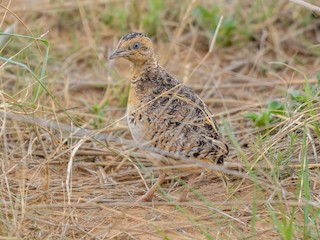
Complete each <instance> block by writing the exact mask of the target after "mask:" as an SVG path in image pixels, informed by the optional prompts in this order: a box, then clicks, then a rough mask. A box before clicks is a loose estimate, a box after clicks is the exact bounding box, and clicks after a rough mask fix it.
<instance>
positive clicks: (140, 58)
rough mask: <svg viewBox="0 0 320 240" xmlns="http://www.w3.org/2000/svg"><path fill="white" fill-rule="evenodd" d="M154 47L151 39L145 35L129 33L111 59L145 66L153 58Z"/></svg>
mask: <svg viewBox="0 0 320 240" xmlns="http://www.w3.org/2000/svg"><path fill="white" fill-rule="evenodd" d="M153 55H154V53H153V45H152V42H151V39H150V38H148V37H147V35H145V34H144V33H137V32H133V33H128V34H126V35H124V36H123V37H122V38H121V39H120V41H119V43H118V46H117V48H116V50H115V51H114V52H113V53H112V54H111V55H110V57H109V59H114V58H125V59H127V60H129V61H131V62H132V63H133V64H138V65H139V64H143V63H145V62H146V61H147V60H148V59H149V58H150V57H153Z"/></svg>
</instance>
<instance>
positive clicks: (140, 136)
mask: <svg viewBox="0 0 320 240" xmlns="http://www.w3.org/2000/svg"><path fill="white" fill-rule="evenodd" d="M127 121H128V126H129V130H130V133H131V135H132V138H133V140H134V141H135V142H136V143H138V144H139V145H140V144H141V145H146V144H148V142H150V139H148V136H147V134H146V133H147V129H148V124H147V123H146V122H144V121H143V119H142V117H141V114H140V113H128V117H127Z"/></svg>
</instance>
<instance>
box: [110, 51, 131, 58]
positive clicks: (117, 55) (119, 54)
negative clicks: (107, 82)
mask: <svg viewBox="0 0 320 240" xmlns="http://www.w3.org/2000/svg"><path fill="white" fill-rule="evenodd" d="M128 55H129V53H128V52H127V51H126V50H124V49H121V48H118V49H117V50H115V51H114V52H113V53H112V54H111V55H110V57H109V59H114V58H120V57H126V56H128Z"/></svg>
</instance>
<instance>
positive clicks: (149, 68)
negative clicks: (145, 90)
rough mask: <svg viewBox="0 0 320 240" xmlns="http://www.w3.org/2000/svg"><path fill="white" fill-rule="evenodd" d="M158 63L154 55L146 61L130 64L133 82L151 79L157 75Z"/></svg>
mask: <svg viewBox="0 0 320 240" xmlns="http://www.w3.org/2000/svg"><path fill="white" fill-rule="evenodd" d="M157 68H158V61H157V59H156V57H155V56H154V55H152V56H151V57H149V58H148V59H147V60H146V61H143V62H135V63H132V74H133V78H132V79H133V81H134V80H137V79H140V78H143V77H147V78H149V79H153V78H154V77H155V76H156V74H157Z"/></svg>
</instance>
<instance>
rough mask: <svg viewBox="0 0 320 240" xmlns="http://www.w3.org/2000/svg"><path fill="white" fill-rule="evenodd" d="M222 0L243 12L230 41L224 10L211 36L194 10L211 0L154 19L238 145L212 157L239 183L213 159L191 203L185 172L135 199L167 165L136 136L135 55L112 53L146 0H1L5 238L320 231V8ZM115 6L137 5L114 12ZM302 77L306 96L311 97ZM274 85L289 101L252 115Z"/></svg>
mask: <svg viewBox="0 0 320 240" xmlns="http://www.w3.org/2000/svg"><path fill="white" fill-rule="evenodd" d="M151 2H152V1H151ZM154 2H157V1H154ZM160 2H161V1H160ZM223 2H224V1H216V3H215V4H216V5H217V6H220V10H219V13H218V16H220V15H221V14H224V19H225V21H226V20H227V19H228V16H229V15H230V16H236V17H235V21H236V23H237V25H236V28H237V31H236V34H234V35H230V39H228V41H227V42H224V41H223V40H221V39H220V40H219V34H220V33H225V34H227V33H226V31H225V29H224V28H227V26H225V25H223V22H222V25H221V27H220V33H219V34H218V41H217V44H216V45H215V46H214V47H213V48H212V47H210V48H209V42H210V41H209V39H210V38H207V36H208V32H206V31H205V29H203V26H201V25H199V24H196V23H195V19H194V18H193V17H192V16H193V15H192V14H193V9H195V8H196V7H197V6H198V5H199V4H202V5H205V6H207V8H208V9H209V8H210V7H211V6H212V5H211V4H210V1H205V0H204V1H190V2H188V1H185V2H183V3H182V2H179V1H177V2H176V1H167V6H165V8H164V9H163V10H162V11H161V14H160V15H159V16H158V17H159V19H160V20H161V23H160V24H159V25H157V31H156V32H155V33H154V38H155V39H157V40H156V49H157V52H158V56H159V59H160V62H161V63H163V64H164V65H165V66H166V68H167V69H168V70H169V71H170V72H172V73H173V74H174V75H175V76H177V77H178V78H179V79H181V80H183V81H184V82H185V83H186V84H187V85H188V86H190V88H192V89H194V90H195V91H197V93H198V94H199V95H200V96H201V97H203V98H204V99H205V101H206V103H208V104H209V105H210V106H211V109H212V110H213V112H214V113H215V115H216V116H217V118H218V119H219V120H220V124H221V126H223V131H224V135H225V138H226V139H227V141H228V142H229V145H230V148H231V153H230V155H229V157H228V159H227V164H226V165H225V167H223V168H218V167H216V166H212V168H213V169H215V170H218V171H222V172H225V173H226V174H227V176H228V181H227V184H226V185H225V184H224V183H223V182H222V181H221V178H220V177H219V176H218V175H217V174H215V173H212V172H206V173H204V174H202V175H201V177H199V179H198V181H197V182H196V185H195V187H194V189H192V193H191V194H190V201H189V202H187V203H182V204H181V203H178V202H177V198H178V196H179V194H180V192H181V189H182V186H181V185H179V184H178V182H179V181H177V180H178V176H171V177H170V180H168V181H166V183H165V184H164V186H163V187H164V189H163V190H164V191H158V194H157V197H156V198H155V200H154V201H153V202H152V203H143V204H136V203H134V200H135V199H137V198H138V197H139V196H141V195H142V194H143V193H144V192H145V191H146V188H147V187H150V186H151V185H152V182H154V179H155V178H156V176H157V169H156V168H155V167H154V166H153V165H152V164H151V161H150V159H148V153H146V152H145V151H143V150H141V149H139V146H136V145H135V144H134V143H133V142H132V141H131V140H130V139H131V137H130V134H129V132H128V128H127V125H126V121H125V106H126V96H127V92H128V84H129V83H128V80H127V79H128V78H129V64H128V63H127V62H124V61H123V62H122V61H119V62H116V63H111V62H109V61H108V60H106V58H105V55H108V53H110V51H111V50H112V49H113V47H114V45H115V44H116V42H117V40H118V39H119V37H120V35H121V34H122V32H123V31H129V30H140V31H144V30H145V29H144V27H143V26H144V25H143V21H142V22H139V21H138V20H136V19H138V18H139V17H142V18H145V19H147V20H148V21H151V20H152V19H151V20H149V19H148V17H150V16H149V15H143V13H145V12H146V11H144V9H146V8H147V7H148V6H149V5H148V1H141V4H139V2H138V1H132V2H130V3H129V1H112V0H109V1H108V0H105V1H95V3H93V2H92V1H85V0H82V1H67V2H64V1H56V2H54V3H53V1H41V4H40V3H39V1H18V0H16V1H12V2H11V1H8V0H7V1H2V2H1V3H0V4H1V8H0V13H1V15H0V16H2V17H1V23H0V29H1V31H2V32H3V31H5V30H7V31H9V36H1V38H0V56H1V59H0V80H1V82H0V86H1V88H0V89H1V90H0V98H1V107H0V119H1V121H0V125H1V128H0V148H1V151H0V159H1V170H0V183H1V186H0V189H1V192H0V209H1V211H0V234H1V236H0V239H21V238H26V239H250V238H252V239H279V238H281V239H302V238H304V239H308V238H309V239H317V238H319V237H320V224H319V214H320V201H319V199H320V195H319V192H320V176H319V167H320V162H319V155H320V141H319V133H318V132H317V125H319V122H320V111H319V109H320V105H319V88H318V92H316V93H312V94H311V93H310V94H309V93H308V86H309V85H308V84H310V86H311V87H315V86H317V82H318V81H319V80H318V79H317V73H319V70H320V68H319V66H320V60H319V59H320V58H319V56H320V51H319V39H320V32H319V26H320V18H319V17H318V15H316V14H314V15H312V14H310V12H309V10H308V9H305V8H304V7H301V6H300V5H295V4H294V3H292V2H289V1H271V0H270V5H267V4H264V3H262V1H261V2H260V1H256V3H255V4H251V3H250V2H251V1H241V2H240V1H231V3H230V4H224V3H223ZM258 2H259V3H258ZM294 2H299V3H301V2H304V1H294ZM310 2H311V1H310ZM315 2H316V1H314V3H315ZM116 6H120V8H123V9H129V10H128V11H129V12H130V11H133V10H134V9H135V11H134V12H135V13H136V14H137V15H136V16H135V15H134V14H133V15H134V16H131V15H130V16H129V17H128V16H126V18H125V19H123V22H121V21H120V20H119V22H116V21H115V20H114V22H112V23H111V24H106V23H105V22H104V21H102V20H101V19H102V18H103V16H109V15H108V14H109V12H108V11H110V9H111V12H112V11H113V12H114V14H118V12H116V10H117V8H116ZM302 6H304V5H302ZM308 6H309V5H308ZM149 7H150V6H149ZM309 7H310V6H309ZM115 9H116V10H115ZM173 9H174V10H173ZM256 9H259V10H261V11H256ZM312 9H313V10H314V11H317V8H312ZM118 10H119V9H118ZM130 13H131V12H130ZM139 13H140V14H141V16H139ZM156 14H157V12H155V13H152V16H156ZM219 14H220V15H219ZM121 16H122V15H121ZM121 16H120V13H119V14H118V15H117V17H118V18H117V19H122V18H121ZM240 20H241V21H242V22H240ZM148 24H149V25H150V24H154V22H152V21H151V23H148ZM122 26H126V28H124V29H122V28H121V27H122ZM47 31H49V33H47V34H45V33H46V32H47ZM224 31H225V32H224ZM13 33H15V34H20V35H21V36H13ZM43 34H45V35H44V36H43V37H42V38H43V39H46V40H44V41H42V40H40V39H38V40H37V39H33V38H38V37H39V36H41V35H43ZM26 36H31V38H27V37H26ZM248 36H249V37H248ZM229 40H230V41H229ZM48 44H49V45H48ZM48 46H50V51H49V55H48V56H46V51H47V50H48ZM199 63H200V64H199ZM195 70H196V71H195ZM318 78H319V75H318ZM306 82H307V83H308V84H306ZM293 89H294V90H297V91H300V92H302V93H305V94H306V95H307V96H308V98H307V99H305V101H304V102H302V103H300V105H299V106H295V105H294V104H293V103H295V104H296V102H294V101H293V100H292V99H291V98H290V97H289V94H288V93H289V92H290V91H291V90H293ZM274 99H278V100H282V101H283V102H285V103H286V105H285V106H286V108H287V112H288V114H286V115H283V114H273V115H272V117H273V121H272V122H270V124H267V125H265V126H261V127H255V126H254V124H253V123H252V122H251V121H250V120H249V119H248V118H245V117H244V116H245V114H247V113H252V112H253V113H260V112H263V111H266V102H267V101H268V100H274ZM190 161H192V160H190ZM237 166H241V167H240V169H239V168H238V167H237ZM177 167H181V168H183V167H185V166H177ZM182 185H183V184H182Z"/></svg>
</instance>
